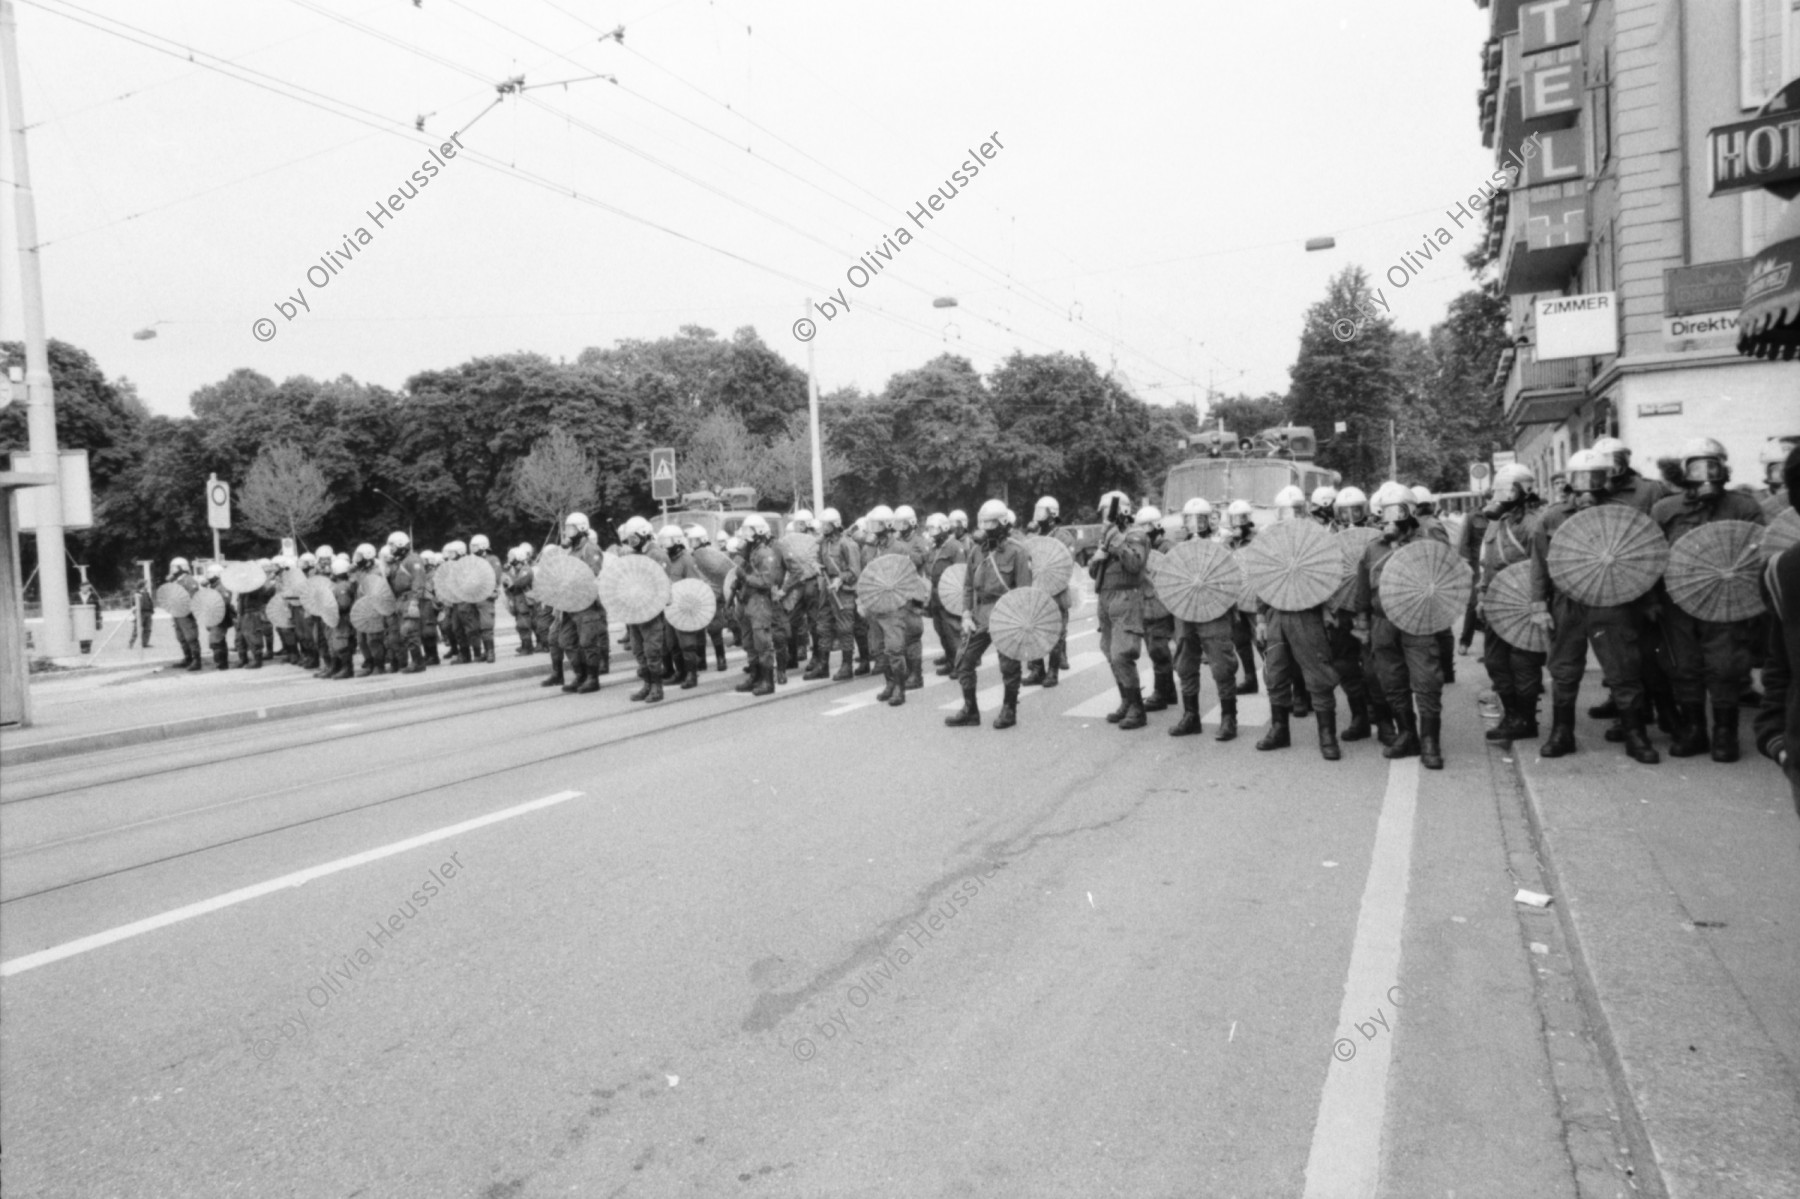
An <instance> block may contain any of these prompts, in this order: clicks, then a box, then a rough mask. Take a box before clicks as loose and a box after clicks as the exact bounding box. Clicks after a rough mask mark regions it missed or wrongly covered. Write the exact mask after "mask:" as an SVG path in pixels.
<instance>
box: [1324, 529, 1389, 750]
mask: <svg viewBox="0 0 1800 1199" xmlns="http://www.w3.org/2000/svg"><path fill="white" fill-rule="evenodd" d="M1321 523H1323V524H1325V525H1327V527H1329V528H1330V529H1331V531H1332V533H1333V535H1334V536H1335V535H1337V534H1339V533H1341V532H1342V531H1343V529H1342V528H1340V527H1339V526H1338V525H1337V524H1336V522H1332V521H1325V522H1321ZM1345 527H1348V526H1345ZM1324 619H1325V648H1326V652H1327V653H1328V654H1330V656H1331V669H1332V670H1333V671H1335V672H1336V673H1337V677H1338V685H1339V686H1340V687H1342V688H1343V689H1344V699H1345V700H1346V701H1347V702H1348V703H1349V705H1350V723H1349V724H1348V725H1346V726H1345V727H1344V729H1343V732H1342V733H1340V734H1339V736H1340V737H1341V738H1342V739H1343V740H1345V741H1363V740H1366V739H1367V738H1368V736H1369V722H1370V719H1371V717H1372V716H1373V715H1374V708H1375V705H1372V704H1371V703H1370V702H1369V699H1370V697H1369V671H1367V670H1365V669H1364V663H1363V652H1364V651H1363V643H1362V642H1361V641H1358V640H1357V638H1356V627H1355V626H1356V575H1355V571H1354V570H1353V571H1351V577H1350V578H1349V579H1347V580H1345V582H1344V585H1343V586H1342V587H1340V588H1338V590H1337V592H1336V593H1335V594H1334V595H1332V597H1331V598H1330V599H1329V600H1327V601H1325V618H1324ZM1386 707H1387V705H1386V704H1382V705H1381V708H1382V710H1383V711H1385V710H1386Z"/></svg>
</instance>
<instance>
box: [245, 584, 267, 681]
mask: <svg viewBox="0 0 1800 1199" xmlns="http://www.w3.org/2000/svg"><path fill="white" fill-rule="evenodd" d="M274 596H275V581H274V580H273V579H267V578H265V579H264V580H263V585H262V586H261V587H257V588H254V589H252V590H250V591H241V592H239V593H238V595H237V610H238V612H237V616H238V620H237V656H238V666H239V667H241V668H245V669H250V670H261V669H262V664H263V632H264V631H265V629H266V627H267V622H268V616H267V611H268V607H269V601H270V600H271V599H273V598H274Z"/></svg>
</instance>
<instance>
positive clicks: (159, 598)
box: [156, 583, 194, 620]
mask: <svg viewBox="0 0 1800 1199" xmlns="http://www.w3.org/2000/svg"><path fill="white" fill-rule="evenodd" d="M156 606H157V607H159V608H161V609H162V610H163V611H164V612H167V613H168V614H169V615H170V616H173V617H175V618H176V619H177V620H179V619H181V618H182V617H183V616H186V615H187V614H188V613H190V612H192V611H193V610H194V601H193V599H192V598H191V597H190V596H189V595H188V590H187V588H186V587H183V586H182V585H181V584H180V583H164V584H163V585H162V586H161V587H158V588H157V589H156Z"/></svg>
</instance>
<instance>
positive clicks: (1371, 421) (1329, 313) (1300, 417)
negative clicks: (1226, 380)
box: [1287, 266, 1400, 489]
mask: <svg viewBox="0 0 1800 1199" xmlns="http://www.w3.org/2000/svg"><path fill="white" fill-rule="evenodd" d="M1372 312H1373V313H1379V309H1378V308H1377V306H1376V305H1375V303H1374V301H1373V300H1372V299H1371V298H1370V293H1369V280H1368V276H1367V275H1366V274H1364V273H1363V269H1362V268H1361V267H1358V266H1348V267H1345V268H1344V269H1343V270H1342V271H1340V272H1339V273H1338V274H1337V275H1336V276H1334V277H1333V278H1332V280H1331V282H1330V283H1329V284H1328V285H1327V287H1326V295H1325V298H1324V299H1323V300H1320V301H1319V302H1318V303H1317V304H1314V305H1313V306H1312V307H1311V308H1310V309H1308V311H1307V314H1306V327H1305V329H1304V330H1302V332H1301V334H1300V354H1299V357H1298V358H1297V359H1296V360H1295V363H1294V365H1293V366H1291V367H1289V368H1288V373H1289V376H1290V377H1291V379H1292V384H1291V386H1290V387H1289V388H1288V406H1287V410H1288V415H1289V417H1290V418H1291V419H1292V420H1293V422H1294V423H1295V424H1298V425H1310V426H1311V427H1312V428H1313V430H1314V432H1315V433H1318V434H1320V441H1321V443H1322V444H1321V447H1320V450H1319V459H1318V460H1319V465H1321V466H1324V467H1328V468H1332V469H1335V470H1340V471H1342V472H1343V473H1344V478H1345V481H1346V482H1350V483H1355V484H1357V485H1358V486H1361V487H1364V488H1365V489H1367V488H1370V487H1371V486H1372V485H1373V484H1374V483H1375V482H1377V481H1379V480H1380V479H1382V478H1384V477H1385V476H1386V472H1387V454H1386V452H1385V451H1386V448H1387V422H1388V420H1389V418H1390V417H1393V416H1395V409H1396V404H1397V397H1398V394H1399V392H1400V380H1399V374H1398V371H1399V366H1398V353H1397V349H1396V344H1395V338H1396V334H1395V331H1394V326H1393V324H1392V322H1390V321H1389V320H1388V319H1387V318H1386V317H1385V316H1381V315H1374V316H1370V315H1369V314H1370V313H1372ZM1345 320H1348V321H1352V322H1358V323H1357V324H1356V326H1355V328H1356V331H1355V334H1354V336H1352V337H1351V338H1350V340H1348V341H1345V340H1344V339H1343V338H1341V337H1340V336H1338V330H1339V329H1341V328H1342V327H1343V326H1342V325H1341V324H1340V323H1339V322H1341V321H1345ZM1337 421H1344V422H1345V423H1346V424H1347V425H1348V426H1349V431H1348V432H1347V433H1346V434H1343V435H1340V436H1337V437H1335V438H1331V439H1330V440H1329V441H1327V438H1328V437H1329V436H1330V430H1331V429H1332V428H1333V427H1334V424H1335V422H1337Z"/></svg>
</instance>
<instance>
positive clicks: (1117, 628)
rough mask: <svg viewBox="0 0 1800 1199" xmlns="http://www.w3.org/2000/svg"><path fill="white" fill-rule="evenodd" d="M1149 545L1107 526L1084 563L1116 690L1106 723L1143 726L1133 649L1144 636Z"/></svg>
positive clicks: (1138, 535)
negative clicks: (1095, 550)
mask: <svg viewBox="0 0 1800 1199" xmlns="http://www.w3.org/2000/svg"><path fill="white" fill-rule="evenodd" d="M1149 554H1150V542H1149V539H1148V538H1146V537H1145V536H1144V534H1143V531H1142V530H1139V529H1129V530H1125V529H1120V528H1118V527H1117V526H1112V527H1109V528H1107V529H1106V530H1105V532H1104V534H1103V535H1102V536H1101V538H1100V549H1099V552H1098V553H1096V554H1095V556H1094V559H1093V560H1092V561H1090V562H1089V563H1088V575H1089V576H1090V577H1091V578H1092V579H1093V580H1094V592H1095V598H1096V600H1097V601H1098V604H1099V609H1100V652H1101V653H1103V654H1105V655H1106V660H1107V663H1108V664H1109V665H1110V666H1111V667H1112V675H1113V682H1114V683H1115V684H1117V686H1118V688H1119V697H1120V703H1119V707H1118V710H1117V711H1115V712H1113V713H1111V714H1110V715H1108V716H1107V718H1106V719H1107V721H1108V723H1111V724H1118V725H1123V726H1125V727H1126V728H1142V727H1144V717H1143V702H1144V697H1143V692H1142V691H1141V690H1140V688H1139V687H1138V673H1137V659H1138V647H1139V645H1140V643H1141V642H1142V640H1143V636H1144V590H1143V582H1144V566H1145V563H1146V561H1147V560H1148V557H1149Z"/></svg>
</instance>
